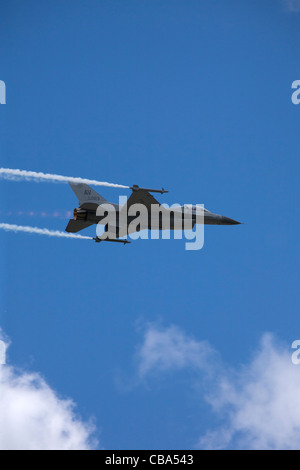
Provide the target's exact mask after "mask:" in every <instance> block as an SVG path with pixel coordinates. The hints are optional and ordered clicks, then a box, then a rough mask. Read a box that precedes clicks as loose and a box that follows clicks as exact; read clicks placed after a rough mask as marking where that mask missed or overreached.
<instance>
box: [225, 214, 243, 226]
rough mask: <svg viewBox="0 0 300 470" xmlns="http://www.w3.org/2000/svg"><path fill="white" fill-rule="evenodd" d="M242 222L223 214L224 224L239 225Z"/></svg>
mask: <svg viewBox="0 0 300 470" xmlns="http://www.w3.org/2000/svg"><path fill="white" fill-rule="evenodd" d="M240 223H241V222H237V221H236V220H233V219H229V217H224V216H222V225H238V224H240Z"/></svg>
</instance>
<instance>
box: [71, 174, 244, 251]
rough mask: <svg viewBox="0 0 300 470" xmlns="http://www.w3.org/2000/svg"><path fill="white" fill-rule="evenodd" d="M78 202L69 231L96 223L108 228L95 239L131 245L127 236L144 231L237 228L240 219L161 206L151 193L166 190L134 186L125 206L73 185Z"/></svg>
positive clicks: (197, 209)
mask: <svg viewBox="0 0 300 470" xmlns="http://www.w3.org/2000/svg"><path fill="white" fill-rule="evenodd" d="M69 184H70V186H71V188H72V190H73V191H74V193H75V195H76V197H77V199H78V207H77V208H75V209H74V212H73V219H71V220H70V221H69V223H68V225H67V227H66V232H71V233H77V232H79V231H80V230H83V229H85V228H87V227H89V226H91V225H93V224H100V225H103V226H104V233H103V234H102V235H101V236H96V238H94V240H95V241H96V242H97V243H99V242H102V241H109V242H117V243H123V244H127V243H130V242H129V241H128V240H127V239H126V238H125V237H126V236H127V235H130V234H131V233H135V232H139V231H141V230H145V229H146V230H147V229H149V230H165V229H169V230H182V229H183V226H184V227H186V226H189V227H190V228H191V229H192V228H193V227H194V225H195V224H196V223H200V224H208V225H236V224H240V222H237V221H236V220H233V219H230V218H228V217H224V216H223V215H218V214H214V213H213V212H210V211H209V210H207V209H204V207H200V206H197V205H196V206H194V205H184V206H176V207H174V206H171V207H170V208H168V207H166V206H165V205H162V204H160V203H159V202H158V201H157V200H156V199H155V198H154V196H152V194H150V193H160V194H164V193H167V192H168V191H166V190H165V189H147V188H140V187H139V186H138V185H133V186H131V187H130V189H131V190H132V193H131V195H130V197H129V198H128V200H127V202H126V203H125V204H123V205H120V204H116V203H111V202H108V201H107V200H106V199H105V198H104V197H103V196H101V195H100V194H98V193H97V192H96V191H95V190H94V189H92V188H91V187H90V186H88V185H87V184H81V183H80V184H77V183H76V184H74V183H69Z"/></svg>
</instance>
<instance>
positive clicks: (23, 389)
mask: <svg viewBox="0 0 300 470" xmlns="http://www.w3.org/2000/svg"><path fill="white" fill-rule="evenodd" d="M0 416H1V419H0V450H52V449H57V450H81V449H82V450H86V449H90V448H92V446H93V445H96V443H95V442H93V432H94V426H93V425H92V424H90V423H84V422H82V421H81V420H80V418H79V417H78V416H76V413H75V405H74V403H73V402H72V400H66V399H62V398H59V397H58V396H57V394H56V393H55V392H54V391H53V390H52V389H51V388H50V387H49V385H47V383H46V382H45V381H44V380H43V379H42V378H41V376H40V375H39V374H36V373H26V372H21V373H18V372H17V371H16V370H15V369H14V368H12V367H11V366H7V365H6V366H5V365H2V366H1V365H0Z"/></svg>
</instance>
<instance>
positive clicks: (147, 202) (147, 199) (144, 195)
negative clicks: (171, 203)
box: [124, 189, 160, 211]
mask: <svg viewBox="0 0 300 470" xmlns="http://www.w3.org/2000/svg"><path fill="white" fill-rule="evenodd" d="M133 204H143V205H144V206H145V207H147V209H148V211H149V210H151V204H158V205H159V206H160V203H159V202H158V201H157V200H156V199H155V197H153V196H152V194H150V193H149V192H148V191H146V190H145V189H139V190H138V191H133V192H132V194H131V195H130V197H129V199H128V201H127V204H125V206H124V209H125V208H127V210H128V209H129V207H130V206H133Z"/></svg>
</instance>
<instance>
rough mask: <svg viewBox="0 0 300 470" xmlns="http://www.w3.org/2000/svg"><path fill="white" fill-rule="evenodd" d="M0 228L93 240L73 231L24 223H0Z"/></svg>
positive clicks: (10, 230)
mask: <svg viewBox="0 0 300 470" xmlns="http://www.w3.org/2000/svg"><path fill="white" fill-rule="evenodd" d="M0 230H6V231H7V232H16V233H17V232H25V233H35V234H37V235H46V236H48V237H60V238H80V239H81V240H93V238H92V237H86V236H83V235H76V234H75V233H67V232H59V231H57V230H48V229H47V228H38V227H28V226H25V225H13V224H2V223H0Z"/></svg>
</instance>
